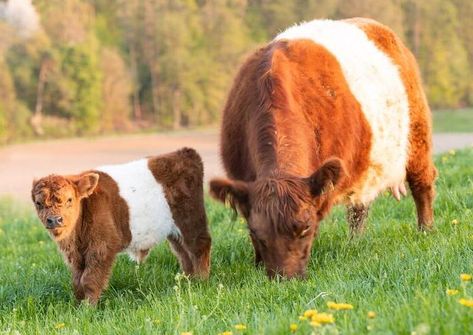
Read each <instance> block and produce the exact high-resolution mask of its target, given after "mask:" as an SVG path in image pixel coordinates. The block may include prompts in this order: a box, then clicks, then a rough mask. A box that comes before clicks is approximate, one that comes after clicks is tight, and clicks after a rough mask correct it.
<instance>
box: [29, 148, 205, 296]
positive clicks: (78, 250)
mask: <svg viewBox="0 0 473 335" xmlns="http://www.w3.org/2000/svg"><path fill="white" fill-rule="evenodd" d="M32 198H33V202H34V203H35V206H36V209H37V212H38V216H39V218H40V219H41V221H42V223H43V224H44V226H45V227H46V228H47V229H48V231H49V233H50V235H51V237H52V238H53V239H54V240H55V241H56V242H57V244H58V246H59V249H60V250H61V252H62V253H63V254H64V258H65V260H66V262H67V264H68V265H69V266H70V268H71V270H72V282H73V287H74V293H75V296H76V298H77V299H78V300H83V299H87V300H89V301H90V302H91V303H96V302H97V301H98V299H99V297H100V295H101V292H102V290H103V289H104V288H105V286H106V285H107V282H108V279H109V277H110V273H111V270H112V265H113V262H114V260H115V257H116V255H117V254H118V253H119V252H122V251H124V252H127V253H128V254H129V255H130V257H131V258H132V259H134V260H136V261H137V262H142V261H143V260H144V259H145V258H146V256H147V255H148V253H149V251H150V249H151V248H152V247H153V246H154V245H156V244H157V243H159V242H161V241H162V240H163V239H166V238H167V239H168V241H169V243H170V245H171V247H172V249H173V251H174V253H175V254H176V256H177V257H178V258H179V261H180V263H181V266H182V269H183V271H184V272H185V273H186V274H190V275H196V276H200V277H204V278H206V277H207V276H208V274H209V266H210V245H211V240H210V235H209V232H208V228H207V218H206V214H205V209H204V201H203V165H202V161H201V158H200V156H199V155H198V154H197V152H195V151H194V150H193V149H187V148H185V149H182V150H179V151H177V152H173V153H170V154H166V155H162V156H156V157H150V158H147V159H142V160H137V161H134V162H130V163H127V164H121V165H109V166H103V167H99V168H97V169H95V170H90V171H87V172H84V173H81V174H79V175H74V176H58V175H50V176H47V177H45V178H42V179H40V180H38V181H34V183H33V190H32Z"/></svg>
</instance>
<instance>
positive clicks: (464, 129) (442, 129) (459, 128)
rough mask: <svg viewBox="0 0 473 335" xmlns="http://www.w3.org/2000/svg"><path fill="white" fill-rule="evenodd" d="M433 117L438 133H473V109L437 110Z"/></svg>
mask: <svg viewBox="0 0 473 335" xmlns="http://www.w3.org/2000/svg"><path fill="white" fill-rule="evenodd" d="M432 115H433V123H434V132H436V133H471V132H473V108H465V109H457V110H451V109H447V110H435V111H433V113H432Z"/></svg>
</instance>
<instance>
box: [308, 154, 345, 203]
mask: <svg viewBox="0 0 473 335" xmlns="http://www.w3.org/2000/svg"><path fill="white" fill-rule="evenodd" d="M344 176H346V171H345V167H344V166H343V162H342V160H341V159H339V158H329V159H328V160H326V161H325V162H324V163H323V164H322V166H321V167H320V168H318V169H317V171H315V172H314V173H313V174H312V175H311V176H310V177H309V178H307V182H308V185H309V189H310V193H311V194H312V196H314V197H317V196H320V195H322V194H324V193H327V192H330V191H332V190H333V189H334V188H335V186H336V185H337V184H338V182H339V181H340V180H341V179H342V178H343V177H344Z"/></svg>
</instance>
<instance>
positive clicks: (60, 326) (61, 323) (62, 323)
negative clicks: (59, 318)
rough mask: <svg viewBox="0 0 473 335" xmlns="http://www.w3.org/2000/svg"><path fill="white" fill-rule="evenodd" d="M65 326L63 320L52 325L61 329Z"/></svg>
mask: <svg viewBox="0 0 473 335" xmlns="http://www.w3.org/2000/svg"><path fill="white" fill-rule="evenodd" d="M65 326H66V324H65V323H64V322H60V323H56V325H55V326H54V328H56V329H62V328H64V327H65Z"/></svg>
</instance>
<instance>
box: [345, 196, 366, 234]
mask: <svg viewBox="0 0 473 335" xmlns="http://www.w3.org/2000/svg"><path fill="white" fill-rule="evenodd" d="M368 212H369V205H362V204H360V205H351V206H348V207H347V220H348V223H349V224H350V236H352V237H353V236H355V235H358V234H360V233H362V232H363V230H364V229H365V220H366V218H367V217H368Z"/></svg>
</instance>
